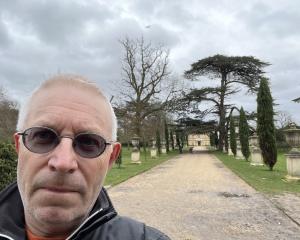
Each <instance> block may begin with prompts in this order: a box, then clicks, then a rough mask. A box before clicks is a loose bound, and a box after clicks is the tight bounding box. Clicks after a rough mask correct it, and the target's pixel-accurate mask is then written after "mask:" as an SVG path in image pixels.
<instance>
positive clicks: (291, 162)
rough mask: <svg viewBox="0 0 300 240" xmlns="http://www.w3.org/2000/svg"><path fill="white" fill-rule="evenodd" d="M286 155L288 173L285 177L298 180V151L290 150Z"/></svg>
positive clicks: (299, 164)
mask: <svg viewBox="0 0 300 240" xmlns="http://www.w3.org/2000/svg"><path fill="white" fill-rule="evenodd" d="M285 156H286V165H287V172H288V175H287V176H286V178H287V179H288V180H297V181H300V152H299V151H295V150H294V151H293V150H292V151H291V152H289V153H288V154H286V155H285Z"/></svg>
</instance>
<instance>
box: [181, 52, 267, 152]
mask: <svg viewBox="0 0 300 240" xmlns="http://www.w3.org/2000/svg"><path fill="white" fill-rule="evenodd" d="M268 65H270V64H269V63H267V62H263V61H261V60H259V59H257V58H255V57H252V56H224V55H215V56H212V57H207V58H204V59H201V60H199V61H197V62H195V63H193V64H192V65H191V69H189V70H187V71H185V77H186V78H187V79H190V80H206V79H205V78H199V77H203V76H206V77H208V78H210V79H213V80H217V81H219V84H218V86H216V87H203V88H200V89H191V91H190V92H189V93H187V94H185V97H184V99H185V100H186V101H189V102H198V103H200V102H202V101H210V102H212V103H213V104H214V107H213V109H212V110H211V111H210V112H212V113H216V114H217V115H218V116H219V132H220V137H219V149H220V150H222V149H223V146H224V140H225V137H226V128H225V122H226V119H225V118H226V113H227V110H228V109H229V108H230V107H232V106H231V105H229V104H226V103H225V100H226V98H228V97H229V96H231V95H233V94H235V93H236V92H237V91H238V85H244V86H246V87H247V88H248V91H249V92H256V91H257V89H258V84H259V82H260V80H261V79H262V77H263V74H264V71H263V68H264V67H266V66H268Z"/></svg>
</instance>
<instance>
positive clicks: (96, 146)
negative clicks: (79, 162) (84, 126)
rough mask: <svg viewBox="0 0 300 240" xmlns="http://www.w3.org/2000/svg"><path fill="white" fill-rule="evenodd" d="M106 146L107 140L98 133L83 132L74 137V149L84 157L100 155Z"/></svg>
mask: <svg viewBox="0 0 300 240" xmlns="http://www.w3.org/2000/svg"><path fill="white" fill-rule="evenodd" d="M105 147H106V143H105V140H104V139H103V138H102V137H101V136H99V135H97V134H91V133H83V134H79V135H77V136H76V137H75V139H74V150H75V151H76V152H77V153H78V154H79V155H80V156H82V157H86V158H95V157H98V156H99V155H100V154H101V153H103V152H104V150H105Z"/></svg>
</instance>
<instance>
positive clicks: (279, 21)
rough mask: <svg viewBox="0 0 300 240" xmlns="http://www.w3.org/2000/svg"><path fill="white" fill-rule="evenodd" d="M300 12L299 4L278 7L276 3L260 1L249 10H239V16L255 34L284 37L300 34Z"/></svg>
mask: <svg viewBox="0 0 300 240" xmlns="http://www.w3.org/2000/svg"><path fill="white" fill-rule="evenodd" d="M277 7H278V6H277ZM282 7H284V6H282ZM299 13H300V10H299V6H298V8H294V9H291V8H290V6H286V8H281V7H280V8H277V9H276V8H274V4H269V5H267V4H265V3H262V2H260V3H257V4H255V5H253V6H252V8H250V9H248V10H243V11H241V12H239V14H238V18H239V19H241V20H244V21H245V24H246V26H248V27H251V30H252V31H253V33H254V34H261V35H264V36H265V37H271V38H272V37H277V38H281V39H283V38H287V37H292V36H295V35H298V36H300V29H299V27H298V25H299V24H298V23H299V22H300V14H299Z"/></svg>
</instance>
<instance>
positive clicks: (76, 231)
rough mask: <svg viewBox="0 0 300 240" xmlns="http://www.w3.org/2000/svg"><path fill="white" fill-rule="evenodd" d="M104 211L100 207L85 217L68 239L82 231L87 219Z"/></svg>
mask: <svg viewBox="0 0 300 240" xmlns="http://www.w3.org/2000/svg"><path fill="white" fill-rule="evenodd" d="M102 211H103V208H100V209H99V210H98V211H96V212H94V213H93V214H92V215H91V216H89V217H88V218H87V219H85V220H84V221H83V223H81V224H80V225H79V227H78V228H76V229H75V230H74V232H73V233H71V235H70V236H69V237H67V238H66V240H71V239H72V237H73V236H74V235H75V234H76V233H78V232H79V231H80V229H81V228H82V227H83V226H84V224H85V223H86V222H87V221H89V220H90V219H91V218H92V217H94V216H95V215H96V214H98V213H100V212H102ZM12 240H13V239H12Z"/></svg>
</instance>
